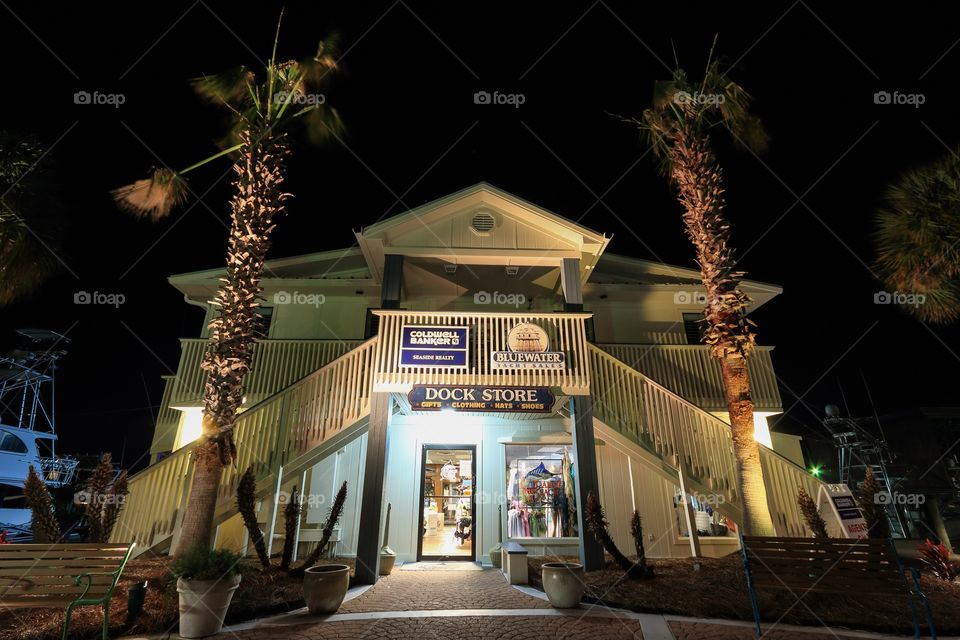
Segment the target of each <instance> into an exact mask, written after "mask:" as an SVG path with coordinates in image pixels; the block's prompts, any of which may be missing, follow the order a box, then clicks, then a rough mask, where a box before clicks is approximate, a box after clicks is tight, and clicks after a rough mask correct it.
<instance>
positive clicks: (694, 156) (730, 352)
mask: <svg viewBox="0 0 960 640" xmlns="http://www.w3.org/2000/svg"><path fill="white" fill-rule="evenodd" d="M714 44H716V42H714ZM751 103H752V98H751V96H750V94H748V93H747V92H746V91H745V90H744V89H743V87H741V86H740V85H739V84H737V83H736V82H734V81H733V80H731V79H730V78H729V77H728V76H727V72H726V71H725V70H724V69H723V68H722V66H721V64H720V62H719V61H718V60H717V59H715V58H714V57H713V51H712V50H711V53H710V57H709V58H708V62H707V66H706V69H705V70H704V73H703V77H702V78H701V79H699V80H693V79H691V78H690V77H689V76H688V75H687V73H686V72H685V71H684V70H683V69H681V68H679V67H678V68H676V70H675V71H674V72H673V77H671V78H670V79H669V80H665V81H661V82H657V83H656V84H655V85H654V96H653V105H652V106H651V107H649V108H647V109H645V110H644V111H643V115H642V116H640V117H639V118H622V119H623V120H625V121H626V122H629V123H630V124H633V125H635V126H637V127H638V128H639V129H640V131H641V133H642V134H643V135H644V137H645V139H646V142H647V143H648V144H649V145H650V146H651V148H652V149H653V152H654V154H655V155H656V156H657V157H658V158H659V159H660V160H661V163H662V164H661V168H662V170H663V173H664V174H665V175H666V177H667V179H668V180H669V181H670V184H671V185H672V186H673V187H674V188H675V189H676V191H677V199H678V200H679V202H680V205H681V206H682V207H683V210H684V213H683V224H684V227H685V229H686V234H687V238H688V239H689V240H690V242H691V243H692V244H693V247H694V250H695V254H696V262H697V265H698V266H699V267H700V277H701V280H702V281H703V285H704V287H705V288H706V290H707V306H706V308H705V309H704V311H703V316H704V318H703V325H704V331H703V341H704V342H705V343H706V344H707V345H708V346H709V347H710V353H711V355H712V356H713V357H714V358H715V359H717V360H718V361H719V363H720V370H721V374H722V379H723V388H724V395H725V396H726V402H727V407H728V410H729V413H730V426H731V429H732V436H733V447H734V455H735V457H736V461H737V471H738V473H737V478H738V480H739V483H740V493H741V496H742V501H743V519H744V522H743V524H744V528H745V529H746V531H747V532H748V533H749V534H751V535H773V534H774V528H773V519H772V518H771V516H770V510H769V507H768V506H767V495H766V488H765V486H764V483H763V470H762V468H761V466H760V448H759V445H758V444H757V441H756V440H755V439H754V436H753V432H754V424H753V400H752V399H751V397H750V378H749V375H748V372H747V358H749V356H750V355H751V353H752V351H753V348H754V346H756V335H755V333H754V331H753V326H754V325H753V323H752V322H751V321H750V320H748V319H747V317H746V309H747V306H748V305H749V303H750V297H749V296H748V295H747V294H746V293H745V292H744V291H743V290H742V289H741V288H740V281H741V278H742V277H743V275H744V273H743V272H742V271H739V270H738V269H737V260H736V258H735V256H734V251H733V245H732V243H731V233H730V222H729V220H728V219H727V217H726V215H725V214H724V206H725V202H724V195H723V194H724V185H723V172H722V170H721V168H720V164H719V162H718V161H717V157H716V155H715V153H714V150H713V142H712V139H711V136H712V135H713V134H714V132H719V131H723V130H726V131H727V132H729V133H730V134H731V135H732V136H733V138H734V140H735V141H736V143H737V144H738V145H740V146H743V147H746V148H749V149H751V150H753V151H755V152H760V151H763V150H764V149H765V148H766V146H767V135H766V132H765V131H764V129H763V126H762V125H761V123H760V120H759V119H758V118H757V117H756V116H755V115H753V113H751V111H750V106H751Z"/></svg>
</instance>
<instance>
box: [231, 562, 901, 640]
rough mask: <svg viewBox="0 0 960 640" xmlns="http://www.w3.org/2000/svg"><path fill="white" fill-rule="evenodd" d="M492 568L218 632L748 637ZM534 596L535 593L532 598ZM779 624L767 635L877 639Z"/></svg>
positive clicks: (248, 639) (370, 592)
mask: <svg viewBox="0 0 960 640" xmlns="http://www.w3.org/2000/svg"><path fill="white" fill-rule="evenodd" d="M524 590H525V591H526V593H525V592H524V591H521V590H520V589H518V588H515V587H511V586H510V585H509V584H507V582H506V580H505V579H504V578H503V576H502V575H501V574H500V572H499V571H495V570H485V571H405V570H395V571H394V572H393V574H391V575H389V576H386V577H384V578H381V579H380V581H379V582H378V583H377V584H376V586H374V587H371V588H369V589H367V590H366V591H364V592H363V593H362V594H360V595H359V596H356V597H354V598H352V599H351V600H348V601H347V602H344V604H343V605H342V606H341V607H340V610H339V611H338V612H337V613H336V614H335V615H332V616H324V617H312V616H310V615H309V614H308V613H307V612H306V611H305V610H303V611H299V612H294V613H291V614H285V615H282V616H277V617H274V618H268V619H265V620H259V621H254V622H250V623H244V624H240V625H236V626H235V627H233V628H229V629H225V630H224V631H225V633H224V635H223V636H222V637H225V638H228V640H328V639H337V640H348V639H349V640H401V639H403V640H407V639H415V640H461V639H468V638H469V639H471V640H473V639H476V640H501V639H502V640H507V639H514V638H523V639H528V638H529V639H535V640H554V639H557V640H560V639H562V640H581V639H584V640H608V639H609V640H621V639H622V640H727V639H729V640H751V639H752V638H754V633H753V626H752V624H751V623H747V622H742V621H709V620H699V619H695V618H683V617H680V616H660V615H651V614H637V613H632V612H626V611H617V610H611V609H608V608H605V607H602V606H591V605H586V604H585V605H582V606H581V607H580V608H579V609H571V610H557V609H553V608H552V607H551V606H550V604H549V603H548V602H546V600H545V599H544V598H543V597H537V595H539V592H536V591H534V590H532V589H524ZM532 594H537V595H532ZM884 637H885V636H880V635H876V634H867V633H851V632H844V631H838V630H830V629H825V628H824V629H813V628H806V627H793V626H790V625H782V626H778V627H777V628H776V629H775V630H773V631H772V632H769V633H766V634H764V638H765V639H767V638H769V640H838V639H840V640H848V639H852V638H878V639H879V638H884Z"/></svg>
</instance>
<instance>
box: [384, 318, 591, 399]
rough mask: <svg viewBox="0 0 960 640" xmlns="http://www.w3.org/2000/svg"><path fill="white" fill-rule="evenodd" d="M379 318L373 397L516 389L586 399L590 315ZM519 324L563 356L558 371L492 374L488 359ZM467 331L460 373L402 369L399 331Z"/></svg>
mask: <svg viewBox="0 0 960 640" xmlns="http://www.w3.org/2000/svg"><path fill="white" fill-rule="evenodd" d="M374 313H375V314H377V315H378V316H380V342H379V344H378V346H377V354H376V359H375V367H376V375H375V378H374V388H375V390H376V391H395V392H401V393H405V392H407V391H409V389H410V387H411V386H412V385H415V384H460V385H471V384H475V385H511V386H514V385H519V386H537V387H560V389H561V390H562V392H563V393H564V394H567V395H586V394H588V393H590V368H589V364H588V362H587V344H588V343H587V338H586V326H585V322H586V320H587V319H588V318H589V317H590V315H591V314H589V313H471V312H459V311H444V312H427V311H374ZM521 322H530V323H533V324H535V325H537V326H539V327H540V328H542V329H543V330H544V331H546V333H547V337H548V338H549V339H550V350H551V351H560V352H563V353H564V356H565V363H564V368H563V369H494V368H493V367H492V364H491V355H492V353H493V352H494V351H506V350H507V334H509V333H510V330H511V329H512V328H513V327H514V326H516V325H517V324H519V323H521ZM407 324H409V325H449V326H458V327H469V329H470V331H469V342H470V344H469V351H468V358H469V363H468V364H469V366H468V368H467V369H466V370H465V371H464V370H451V369H439V368H438V369H434V368H429V367H417V368H405V367H404V368H401V366H400V341H401V329H402V327H403V326H404V325H407Z"/></svg>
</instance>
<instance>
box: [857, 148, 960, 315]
mask: <svg viewBox="0 0 960 640" xmlns="http://www.w3.org/2000/svg"><path fill="white" fill-rule="evenodd" d="M875 223H876V231H875V234H874V240H875V245H876V251H877V262H878V269H879V272H880V277H881V279H882V281H883V284H884V286H885V287H887V288H888V289H889V290H890V292H891V293H898V294H906V295H907V296H908V297H906V298H901V299H904V300H908V301H909V303H908V304H906V305H905V306H904V308H905V309H906V310H907V311H908V312H910V313H911V314H913V315H915V316H916V317H918V318H920V319H922V320H924V321H930V322H936V323H946V322H951V321H954V320H957V319H958V318H960V159H958V158H957V157H956V156H955V155H953V154H951V155H948V156H947V157H945V158H944V159H942V160H940V161H938V162H936V163H933V164H931V165H928V166H925V167H920V168H918V169H914V170H912V171H908V172H906V173H905V174H903V175H902V176H900V177H899V178H898V179H897V181H895V182H894V183H893V184H891V185H890V186H889V187H888V188H887V190H886V192H885V194H884V204H883V206H882V207H881V208H879V209H878V210H877V212H876V215H875ZM910 294H912V297H910ZM921 296H922V297H921Z"/></svg>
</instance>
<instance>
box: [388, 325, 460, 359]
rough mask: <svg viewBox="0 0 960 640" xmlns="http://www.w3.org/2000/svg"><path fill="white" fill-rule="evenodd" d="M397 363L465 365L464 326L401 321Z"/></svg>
mask: <svg viewBox="0 0 960 640" xmlns="http://www.w3.org/2000/svg"><path fill="white" fill-rule="evenodd" d="M400 331H401V334H400V366H401V367H404V368H409V367H433V368H438V367H443V368H449V369H466V368H467V345H468V340H467V327H442V326H421V325H404V326H403V327H402V328H401V330H400Z"/></svg>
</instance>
